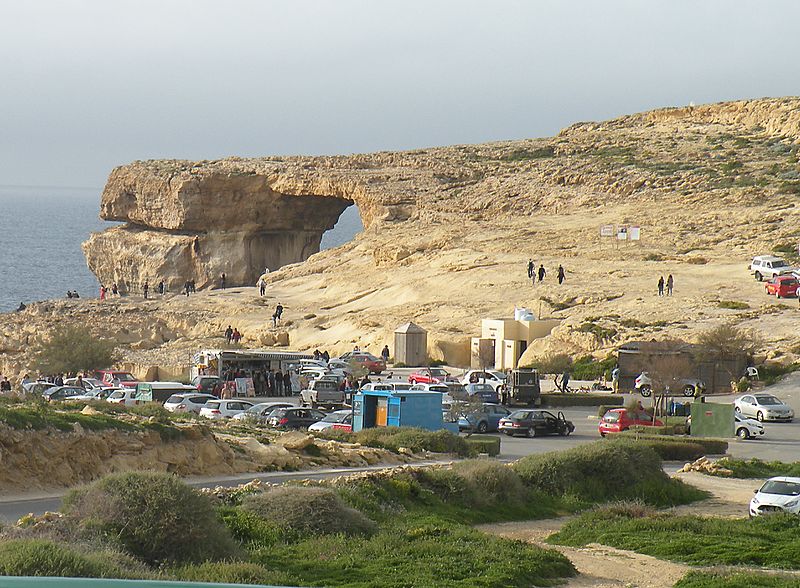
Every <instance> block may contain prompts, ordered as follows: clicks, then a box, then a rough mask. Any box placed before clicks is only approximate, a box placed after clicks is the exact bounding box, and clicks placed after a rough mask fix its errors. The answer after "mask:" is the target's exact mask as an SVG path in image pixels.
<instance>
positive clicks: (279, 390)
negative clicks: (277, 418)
mask: <svg viewBox="0 0 800 588" xmlns="http://www.w3.org/2000/svg"><path fill="white" fill-rule="evenodd" d="M275 392H276V394H277V395H278V396H286V394H285V393H284V391H283V372H282V371H281V368H278V369H277V370H275Z"/></svg>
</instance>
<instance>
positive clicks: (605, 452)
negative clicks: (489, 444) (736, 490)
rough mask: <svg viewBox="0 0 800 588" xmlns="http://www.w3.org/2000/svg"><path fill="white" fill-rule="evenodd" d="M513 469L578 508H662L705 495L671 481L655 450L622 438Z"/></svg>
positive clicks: (525, 480) (545, 456)
mask: <svg viewBox="0 0 800 588" xmlns="http://www.w3.org/2000/svg"><path fill="white" fill-rule="evenodd" d="M514 469H515V470H516V472H517V473H518V474H519V476H520V478H522V481H523V483H524V484H525V485H526V486H528V487H529V488H534V489H538V490H541V491H542V492H545V493H547V494H549V495H552V496H564V497H568V498H570V499H572V500H574V501H576V502H577V503H578V504H592V503H597V502H606V501H609V500H625V499H640V500H642V501H644V502H646V503H648V504H654V505H667V504H680V503H685V502H690V501H692V500H697V499H699V498H701V497H704V496H706V494H705V493H702V492H700V491H697V490H695V489H694V488H691V487H690V486H687V485H685V484H682V483H680V482H678V481H677V480H673V479H670V477H669V476H667V474H665V473H664V471H663V470H662V469H661V458H660V457H659V456H658V453H656V451H655V450H654V449H652V448H651V447H648V446H647V445H645V444H643V443H631V442H628V441H626V440H622V439H613V440H603V441H599V442H595V443H592V444H589V445H582V446H580V447H575V448H572V449H567V450H566V451H559V452H551V453H543V454H539V455H530V456H527V457H524V458H522V459H520V460H519V461H517V462H515V463H514Z"/></svg>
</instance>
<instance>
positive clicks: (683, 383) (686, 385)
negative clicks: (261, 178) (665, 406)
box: [633, 372, 706, 398]
mask: <svg viewBox="0 0 800 588" xmlns="http://www.w3.org/2000/svg"><path fill="white" fill-rule="evenodd" d="M633 389H634V390H636V391H637V392H639V394H641V395H642V396H644V397H645V398H647V397H649V396H650V395H652V394H653V380H652V379H651V378H650V374H649V373H647V372H642V373H641V374H639V376H638V377H637V378H636V380H635V381H634V383H633ZM678 389H679V390H680V393H681V394H683V395H684V396H686V397H691V396H694V395H695V392H697V391H698V390H699V391H700V392H703V391H704V390H705V389H706V385H705V382H703V381H702V380H698V379H697V378H682V379H681V380H679V381H678ZM665 392H666V394H667V395H668V396H671V395H672V394H671V391H670V389H669V387H668V388H667V389H666V390H665Z"/></svg>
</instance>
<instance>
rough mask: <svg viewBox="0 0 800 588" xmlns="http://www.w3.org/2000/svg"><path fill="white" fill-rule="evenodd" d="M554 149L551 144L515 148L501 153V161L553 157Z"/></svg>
mask: <svg viewBox="0 0 800 588" xmlns="http://www.w3.org/2000/svg"><path fill="white" fill-rule="evenodd" d="M555 154H556V149H555V147H553V146H552V145H547V146H545V147H537V148H536V149H515V150H514V151H512V152H511V153H509V154H507V155H503V156H502V157H501V158H500V160H501V161H529V160H531V159H546V158H549V157H553V156H554V155H555Z"/></svg>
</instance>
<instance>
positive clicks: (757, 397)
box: [733, 393, 794, 422]
mask: <svg viewBox="0 0 800 588" xmlns="http://www.w3.org/2000/svg"><path fill="white" fill-rule="evenodd" d="M733 409H734V410H735V411H736V412H738V413H739V414H741V415H742V416H746V417H755V418H756V420H758V421H761V422H764V421H787V422H791V420H792V419H793V418H794V410H793V409H792V407H791V406H789V405H788V404H786V403H784V402H783V401H782V400H781V399H780V398H778V397H777V396H773V395H772V394H765V393H760V394H745V395H744V396H741V397H739V398H737V399H736V400H734V401H733Z"/></svg>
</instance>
